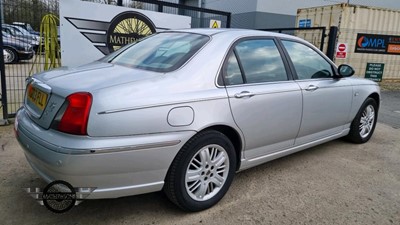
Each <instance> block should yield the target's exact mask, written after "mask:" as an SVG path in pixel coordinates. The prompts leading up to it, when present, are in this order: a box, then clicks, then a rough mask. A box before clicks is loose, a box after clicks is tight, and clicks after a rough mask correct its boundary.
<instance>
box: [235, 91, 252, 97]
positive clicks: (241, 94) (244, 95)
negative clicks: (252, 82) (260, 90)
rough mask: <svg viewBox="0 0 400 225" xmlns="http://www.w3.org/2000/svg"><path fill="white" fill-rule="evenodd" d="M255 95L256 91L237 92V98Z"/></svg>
mask: <svg viewBox="0 0 400 225" xmlns="http://www.w3.org/2000/svg"><path fill="white" fill-rule="evenodd" d="M254 95H255V94H254V93H251V92H248V91H242V92H240V93H236V94H235V98H246V97H248V98H251V97H253V96H254Z"/></svg>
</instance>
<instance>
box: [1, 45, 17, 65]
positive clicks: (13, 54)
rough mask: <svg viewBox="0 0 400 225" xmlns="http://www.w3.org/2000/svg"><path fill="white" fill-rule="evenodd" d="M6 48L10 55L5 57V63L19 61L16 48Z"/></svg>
mask: <svg viewBox="0 0 400 225" xmlns="http://www.w3.org/2000/svg"><path fill="white" fill-rule="evenodd" d="M4 50H5V51H6V52H7V53H8V57H5V58H4V63H16V62H18V55H17V52H16V51H15V50H14V49H12V48H7V47H5V48H4Z"/></svg>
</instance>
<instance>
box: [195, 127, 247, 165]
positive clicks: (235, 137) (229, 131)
mask: <svg viewBox="0 0 400 225" xmlns="http://www.w3.org/2000/svg"><path fill="white" fill-rule="evenodd" d="M206 130H215V131H218V132H221V133H223V134H224V135H225V136H227V137H228V139H229V140H230V141H231V142H232V144H233V146H234V147H235V153H236V171H237V170H239V168H240V164H241V158H242V149H243V140H242V138H241V136H240V134H239V132H238V131H237V130H235V129H234V128H232V127H230V126H227V125H213V126H210V127H207V128H204V129H203V130H200V131H199V133H200V132H203V131H206Z"/></svg>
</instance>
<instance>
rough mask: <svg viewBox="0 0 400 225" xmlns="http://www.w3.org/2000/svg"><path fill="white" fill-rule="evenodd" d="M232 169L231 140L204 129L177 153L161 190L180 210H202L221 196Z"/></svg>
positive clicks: (233, 156) (229, 181)
mask: <svg viewBox="0 0 400 225" xmlns="http://www.w3.org/2000/svg"><path fill="white" fill-rule="evenodd" d="M235 171H236V153H235V148H234V146H233V144H232V142H231V141H230V140H229V139H228V138H227V137H226V136H225V135H224V134H222V133H221V132H218V131H214V130H208V131H204V132H201V133H199V134H197V135H195V136H194V137H193V138H191V139H190V140H189V141H188V142H187V143H186V144H185V145H184V146H183V147H182V149H181V150H180V151H179V152H178V154H177V155H176V157H175V159H174V161H173V162H172V164H171V167H170V169H169V171H168V174H167V177H166V179H165V185H164V192H165V193H166V195H167V197H168V198H169V199H170V200H171V201H172V202H173V203H175V204H176V205H177V206H179V207H180V208H181V209H183V210H186V211H192V212H195V211H200V210H204V209H207V208H210V207H212V206H213V205H215V204H216V203H217V202H218V201H220V200H221V199H222V198H223V197H224V195H225V194H226V192H227V191H228V189H229V186H230V185H231V183H232V180H233V177H234V175H235Z"/></svg>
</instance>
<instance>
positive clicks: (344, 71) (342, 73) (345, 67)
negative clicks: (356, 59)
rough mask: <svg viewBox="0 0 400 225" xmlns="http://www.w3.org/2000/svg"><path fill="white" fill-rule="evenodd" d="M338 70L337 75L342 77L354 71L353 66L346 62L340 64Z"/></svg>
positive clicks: (349, 75)
mask: <svg viewBox="0 0 400 225" xmlns="http://www.w3.org/2000/svg"><path fill="white" fill-rule="evenodd" d="M338 70H339V75H340V76H342V77H351V76H352V75H353V74H354V73H355V71H354V69H353V67H351V66H349V65H346V64H342V65H340V66H339V68H338Z"/></svg>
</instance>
